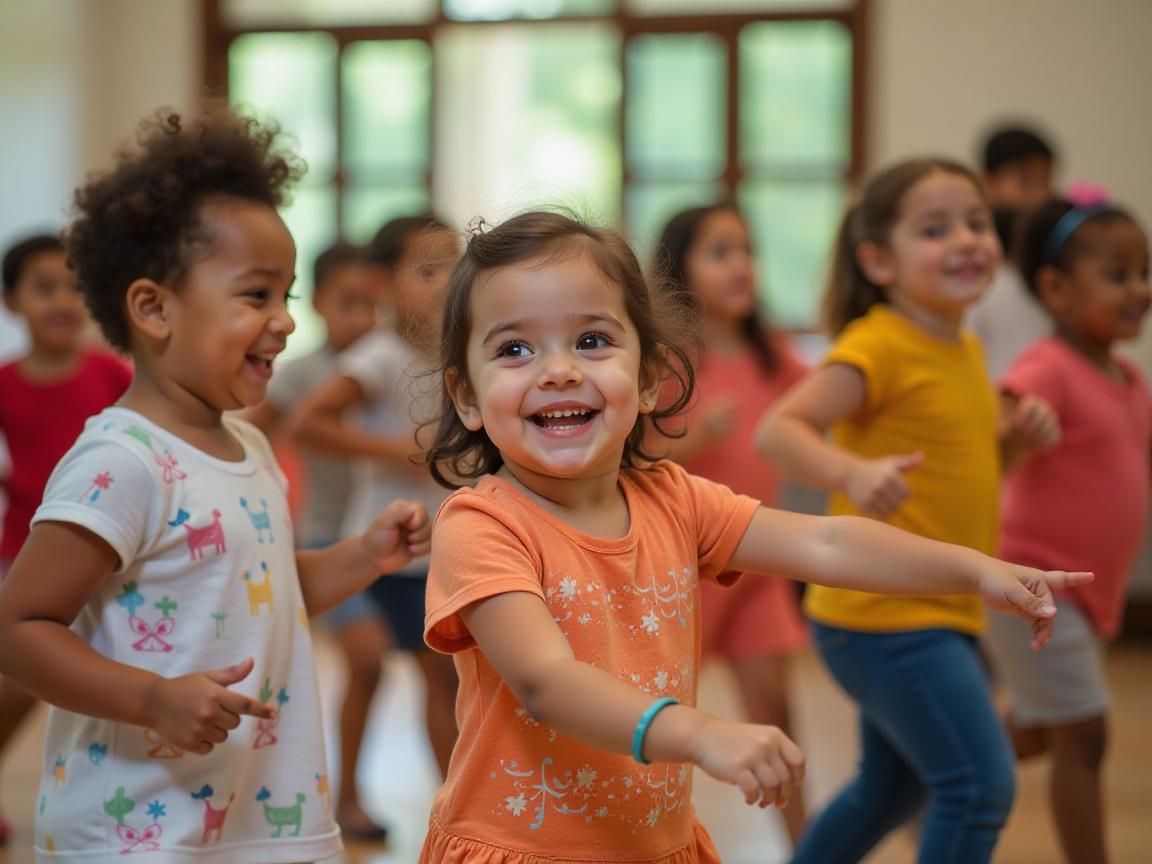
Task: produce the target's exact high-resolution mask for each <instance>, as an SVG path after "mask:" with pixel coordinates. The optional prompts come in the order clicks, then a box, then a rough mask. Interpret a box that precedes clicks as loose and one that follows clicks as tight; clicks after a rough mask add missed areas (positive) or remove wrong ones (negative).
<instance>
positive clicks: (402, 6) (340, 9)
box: [221, 0, 437, 28]
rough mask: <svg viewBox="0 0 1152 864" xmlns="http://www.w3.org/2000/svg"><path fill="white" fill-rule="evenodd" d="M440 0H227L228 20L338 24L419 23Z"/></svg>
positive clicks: (251, 24)
mask: <svg viewBox="0 0 1152 864" xmlns="http://www.w3.org/2000/svg"><path fill="white" fill-rule="evenodd" d="M436 6H437V0H224V3H223V4H222V7H221V14H222V15H223V17H224V21H225V23H227V24H228V25H229V26H231V27H237V28H256V27H267V26H269V25H273V26H274V25H278V24H279V25H294V26H299V25H305V26H315V27H335V26H339V25H341V24H419V23H421V22H424V21H431V20H432V19H433V18H434V17H436Z"/></svg>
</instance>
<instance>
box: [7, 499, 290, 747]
mask: <svg viewBox="0 0 1152 864" xmlns="http://www.w3.org/2000/svg"><path fill="white" fill-rule="evenodd" d="M118 563H119V561H118V558H117V556H116V553H115V552H114V551H113V550H112V547H111V546H109V545H108V544H107V543H106V542H104V541H103V540H101V539H100V538H99V537H97V536H96V535H95V534H93V533H91V532H90V531H88V530H86V529H84V528H81V527H79V526H76V525H72V524H69V523H66V522H40V523H37V524H36V525H35V526H33V528H32V532H31V534H29V536H28V540H27V541H26V542H25V544H24V547H23V549H22V550H21V552H20V555H19V556H18V557H17V559H16V561H15V563H14V564H13V566H12V571H11V572H10V573H9V574H8V578H7V579H6V580H5V581H4V585H3V587H2V588H0V672H2V673H3V674H4V675H6V676H8V677H10V678H12V680H14V681H15V682H16V683H17V684H19V685H20V686H21V687H23V688H24V689H26V690H27V691H28V692H30V693H32V694H33V695H35V696H38V697H40V698H41V699H44V700H45V701H47V702H51V703H52V704H54V705H58V706H60V707H61V708H65V709H67V710H69V711H75V712H77V713H79V714H87V715H89V716H91V717H101V718H104V719H107V720H114V721H116V722H120V723H131V724H134V725H137V726H146V727H151V728H154V729H156V730H157V732H159V733H160V734H161V735H162V736H163V737H164V738H165V739H166V740H168V741H170V742H171V743H173V744H175V745H176V746H177V747H179V748H180V749H182V750H188V751H191V752H194V753H207V752H208V751H210V750H211V749H212V747H213V745H215V744H218V743H220V742H222V741H224V740H225V739H226V738H227V736H228V732H229V731H231V730H232V729H235V728H236V726H238V725H239V724H240V716H241V715H245V714H250V715H253V716H258V717H270V716H271V715H272V709H271V708H269V707H268V706H265V705H262V704H261V703H259V702H258V701H256V700H255V699H251V698H249V697H246V696H244V695H242V694H240V693H237V692H235V691H233V690H229V689H228V687H230V686H231V685H233V684H236V683H239V682H240V681H241V680H243V679H244V678H245V677H246V676H247V675H248V674H249V673H250V672H251V670H252V661H251V659H250V658H249V659H247V660H242V658H237V659H238V660H242V662H238V663H237V664H236V665H234V666H230V667H226V668H223V669H215V670H210V671H207V672H200V673H193V674H190V675H184V676H181V677H179V678H164V677H162V676H160V675H156V674H155V673H153V672H148V671H146V670H144V669H138V668H136V667H134V666H129V665H126V664H124V663H118V662H116V661H115V660H111V659H109V658H107V657H105V656H104V655H102V654H100V653H99V652H98V651H96V650H95V649H93V648H92V646H90V645H89V644H88V643H87V642H85V641H84V640H83V639H81V638H80V637H79V636H78V635H77V634H76V633H74V632H73V631H72V630H70V629H69V627H70V625H71V624H72V622H73V621H74V620H75V619H76V616H77V615H79V614H80V610H81V609H83V607H84V604H85V603H86V602H87V601H88V598H89V597H91V596H92V594H93V593H94V592H95V591H96V590H97V589H98V588H99V587H100V585H101V584H102V583H103V582H104V580H105V579H107V578H108V576H109V575H110V574H111V573H112V572H113V571H114V570H115V569H116V566H117V564H118Z"/></svg>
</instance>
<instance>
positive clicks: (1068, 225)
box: [1044, 204, 1117, 264]
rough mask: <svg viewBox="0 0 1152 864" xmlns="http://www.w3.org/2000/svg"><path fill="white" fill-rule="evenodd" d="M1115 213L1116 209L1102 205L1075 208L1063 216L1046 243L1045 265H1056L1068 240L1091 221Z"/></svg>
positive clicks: (1049, 234) (1050, 232)
mask: <svg viewBox="0 0 1152 864" xmlns="http://www.w3.org/2000/svg"><path fill="white" fill-rule="evenodd" d="M1115 212H1117V210H1116V208H1115V207H1110V206H1108V205H1107V204H1100V205H1097V206H1095V207H1073V208H1072V209H1071V210H1069V211H1068V212H1067V213H1065V214H1064V215H1063V216H1061V217H1060V221H1059V222H1057V223H1056V224H1055V225H1053V226H1052V230H1051V231H1049V232H1048V240H1047V241H1046V242H1045V243H1044V263H1046V264H1053V263H1055V261H1056V258H1057V256H1058V255H1059V254H1060V250H1062V249H1063V248H1064V244H1065V243H1067V242H1068V238H1069V237H1071V236H1072V234H1073V232H1075V231H1076V229H1077V228H1079V227H1080V226H1081V225H1083V224H1084V223H1085V222H1087V221H1088V220H1089V219H1093V218H1095V217H1097V216H1102V215H1104V214H1105V213H1115Z"/></svg>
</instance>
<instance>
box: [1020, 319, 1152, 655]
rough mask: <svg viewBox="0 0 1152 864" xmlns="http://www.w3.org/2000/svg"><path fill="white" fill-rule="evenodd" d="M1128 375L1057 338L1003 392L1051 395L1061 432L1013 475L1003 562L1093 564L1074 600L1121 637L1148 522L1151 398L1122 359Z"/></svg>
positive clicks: (1040, 346) (1065, 566)
mask: <svg viewBox="0 0 1152 864" xmlns="http://www.w3.org/2000/svg"><path fill="white" fill-rule="evenodd" d="M1116 362H1117V363H1118V365H1119V366H1120V367H1121V368H1122V369H1123V371H1124V373H1125V377H1126V379H1127V380H1126V381H1125V382H1123V383H1121V382H1119V381H1116V380H1115V379H1113V378H1110V377H1109V376H1107V375H1105V374H1104V372H1103V371H1101V370H1100V369H1099V368H1098V367H1096V366H1094V365H1093V364H1092V363H1091V362H1089V361H1088V360H1087V359H1086V358H1084V357H1083V356H1082V355H1080V354H1079V353H1077V352H1076V351H1075V350H1074V349H1072V348H1071V347H1069V346H1068V345H1066V344H1065V343H1063V342H1061V341H1060V340H1058V339H1044V340H1042V341H1040V342H1038V343H1036V344H1035V345H1033V346H1032V347H1031V348H1029V349H1028V350H1027V351H1025V352H1024V353H1023V354H1022V355H1021V356H1020V358H1019V359H1018V360H1017V361H1016V363H1015V365H1013V367H1012V368H1011V369H1010V370H1009V371H1008V374H1007V375H1005V376H1004V379H1003V380H1002V381H1001V385H1000V386H1001V388H1002V389H1004V390H1005V391H1007V392H1009V393H1013V394H1015V395H1017V396H1021V397H1022V396H1025V395H1029V394H1032V395H1036V396H1039V397H1041V398H1043V399H1045V400H1047V401H1048V402H1049V403H1050V404H1051V405H1052V407H1053V408H1054V409H1055V411H1056V413H1057V415H1059V417H1060V425H1061V430H1062V436H1061V439H1060V443H1059V444H1058V445H1056V447H1054V448H1053V449H1051V450H1048V451H1045V452H1043V453H1040V454H1038V455H1037V456H1035V457H1033V458H1031V459H1029V460H1028V461H1027V462H1025V463H1024V464H1023V465H1021V466H1020V467H1019V468H1017V469H1016V470H1015V471H1013V472H1012V473H1011V474H1009V475H1008V477H1007V479H1006V481H1005V484H1004V494H1003V520H1004V521H1003V533H1002V536H1001V547H1000V554H1001V556H1002V557H1003V558H1005V559H1007V560H1009V561H1014V562H1016V563H1019V564H1027V565H1029V566H1032V567H1042V568H1046V569H1055V570H1092V571H1093V572H1095V574H1096V580H1095V581H1094V582H1092V583H1091V584H1089V585H1083V586H1080V587H1077V588H1072V589H1069V590H1068V591H1067V596H1068V597H1069V598H1070V599H1071V600H1072V601H1073V602H1074V603H1076V604H1077V605H1078V606H1079V607H1080V608H1082V609H1083V610H1084V612H1085V613H1086V614H1087V616H1088V618H1089V619H1090V620H1091V622H1092V624H1093V626H1094V627H1095V628H1096V630H1097V631H1098V632H1099V633H1101V634H1102V635H1103V636H1105V637H1113V636H1115V635H1116V633H1117V631H1118V630H1119V627H1120V619H1121V615H1122V613H1123V609H1124V589H1125V586H1126V584H1127V580H1128V575H1129V571H1130V570H1131V568H1132V565H1133V563H1134V562H1135V560H1136V556H1137V555H1138V554H1139V551H1140V545H1141V543H1142V541H1143V538H1144V532H1145V529H1146V527H1147V520H1148V506H1149V476H1150V474H1149V472H1150V466H1149V453H1150V450H1152V398H1150V397H1149V394H1148V388H1147V385H1146V384H1145V382H1144V380H1143V378H1142V377H1141V375H1140V372H1139V371H1138V370H1137V369H1136V367H1135V366H1134V365H1133V364H1132V363H1130V362H1128V361H1127V360H1124V359H1123V358H1120V357H1117V358H1116Z"/></svg>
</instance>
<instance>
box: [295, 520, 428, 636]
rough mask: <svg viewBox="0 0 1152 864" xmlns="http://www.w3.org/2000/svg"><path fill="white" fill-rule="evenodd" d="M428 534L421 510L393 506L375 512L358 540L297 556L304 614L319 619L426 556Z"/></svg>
mask: <svg viewBox="0 0 1152 864" xmlns="http://www.w3.org/2000/svg"><path fill="white" fill-rule="evenodd" d="M431 534H432V526H431V523H430V522H429V519H428V510H427V509H426V508H425V506H424V505H423V504H420V503H417V502H414V501H403V500H396V501H393V502H392V503H391V504H389V505H388V506H387V507H385V508H384V509H383V510H381V511H380V513H379V514H378V515H377V516H376V519H375V521H374V522H373V523H372V524H371V525H370V526H369V528H368V530H367V531H365V532H364V533H363V534H361V535H359V536H357V537H349V538H347V539H346V540H341V541H340V542H339V543H335V544H333V545H331V546H329V547H327V548H326V549H317V550H309V551H300V552H297V553H296V569H297V571H298V572H299V578H300V590H301V592H302V593H303V595H304V605H305V607H306V608H307V609H308V614H309V615H320V614H321V613H323V612H326V611H327V610H329V609H331V608H332V607H333V606H335V605H336V604H338V603H340V602H341V601H342V600H346V599H347V598H349V597H351V596H352V595H353V594H355V593H356V592H357V591H360V590H361V589H363V588H366V587H367V586H368V585H369V584H370V583H372V582H373V581H374V580H375V579H376V578H377V577H379V576H380V575H381V574H383V573H392V572H394V571H396V570H399V569H400V568H401V567H403V566H404V565H405V564H407V563H408V562H409V561H411V560H412V559H413V558H419V557H420V556H421V555H427V554H428V550H429V548H430V545H431V544H430V542H429V541H430V538H431Z"/></svg>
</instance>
